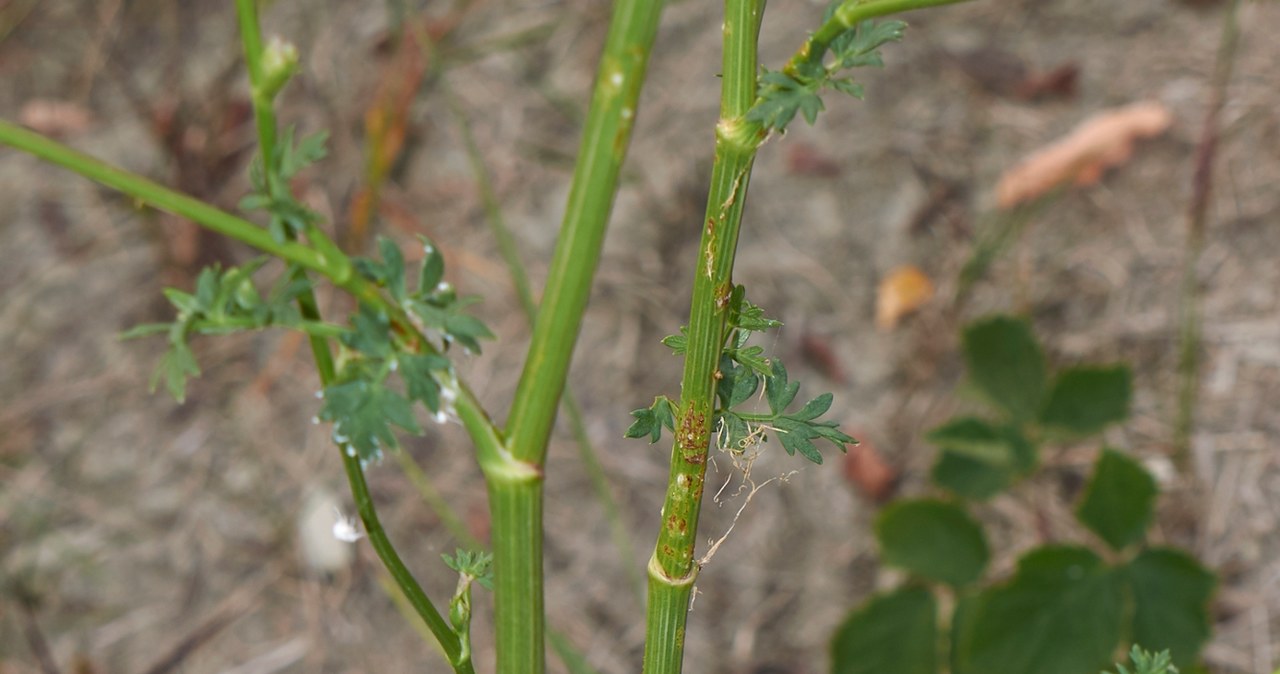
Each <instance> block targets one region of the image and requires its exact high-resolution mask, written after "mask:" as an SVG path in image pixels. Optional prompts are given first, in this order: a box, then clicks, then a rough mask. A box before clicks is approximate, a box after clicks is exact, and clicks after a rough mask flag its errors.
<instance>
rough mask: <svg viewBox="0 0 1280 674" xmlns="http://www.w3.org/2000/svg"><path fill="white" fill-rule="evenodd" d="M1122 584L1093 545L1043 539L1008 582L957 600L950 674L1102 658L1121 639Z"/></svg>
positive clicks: (1064, 667)
mask: <svg viewBox="0 0 1280 674" xmlns="http://www.w3.org/2000/svg"><path fill="white" fill-rule="evenodd" d="M1123 616H1124V592H1123V588H1122V584H1121V581H1120V578H1119V577H1118V574H1117V573H1116V572H1115V571H1114V570H1112V569H1110V568H1108V567H1107V566H1106V565H1105V564H1103V562H1102V560H1101V559H1099V558H1098V556H1097V555H1095V554H1094V553H1093V552H1092V551H1090V550H1089V549H1087V548H1082V547H1076V546H1044V547H1040V548H1036V549H1034V550H1032V551H1031V552H1030V553H1028V554H1027V555H1025V556H1024V557H1023V558H1022V559H1021V560H1019V562H1018V571H1017V573H1016V574H1015V575H1014V577H1013V578H1012V579H1011V580H1010V581H1008V582H1007V583H1004V584H1001V585H998V586H995V587H992V588H989V589H987V590H984V591H983V592H981V593H979V594H977V595H973V596H972V598H971V599H967V600H965V601H962V603H961V609H960V611H959V612H958V615H957V620H956V630H955V632H954V635H953V646H952V653H953V667H952V671H953V672H954V673H955V674H989V673H990V672H1000V673H1001V674H1084V673H1086V672H1096V671H1099V670H1100V669H1102V668H1104V667H1106V666H1107V664H1108V663H1109V662H1110V661H1111V654H1112V653H1113V652H1114V651H1115V648H1116V645H1117V642H1119V640H1120V634H1121V629H1122V625H1121V623H1122V619H1123Z"/></svg>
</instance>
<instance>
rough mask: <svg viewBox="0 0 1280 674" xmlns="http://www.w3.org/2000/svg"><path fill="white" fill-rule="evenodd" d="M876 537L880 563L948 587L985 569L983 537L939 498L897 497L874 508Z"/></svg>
mask: <svg viewBox="0 0 1280 674" xmlns="http://www.w3.org/2000/svg"><path fill="white" fill-rule="evenodd" d="M876 539H877V540H878V541H879V542H880V554H881V556H882V557H883V558H884V563H885V564H889V565H892V566H897V567H900V568H903V569H906V570H907V571H910V572H911V573H913V574H915V575H917V576H920V577H922V578H926V579H928V580H933V581H938V582H942V583H946V584H948V585H951V586H953V587H960V586H963V585H967V584H969V583H971V582H973V581H975V580H977V579H978V577H979V576H981V575H982V570H983V569H984V568H986V565H987V559H988V556H989V555H988V551H987V539H986V537H985V536H984V535H983V533H982V527H981V526H979V525H978V523H977V522H975V521H974V520H973V518H972V517H970V516H969V514H968V513H966V512H965V511H964V509H962V508H960V507H959V506H957V505H954V504H951V503H946V502H944V501H934V500H916V501H899V502H897V503H895V504H893V505H891V506H889V507H887V508H885V509H884V511H883V512H881V513H880V517H879V518H877V520H876Z"/></svg>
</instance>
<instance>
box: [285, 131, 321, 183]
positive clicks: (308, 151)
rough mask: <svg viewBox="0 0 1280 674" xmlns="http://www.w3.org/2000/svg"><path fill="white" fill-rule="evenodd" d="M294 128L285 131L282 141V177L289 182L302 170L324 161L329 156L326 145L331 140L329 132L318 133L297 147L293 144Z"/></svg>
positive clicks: (305, 138) (300, 142)
mask: <svg viewBox="0 0 1280 674" xmlns="http://www.w3.org/2000/svg"><path fill="white" fill-rule="evenodd" d="M293 133H294V130H293V127H288V128H286V129H285V130H284V133H283V134H282V135H281V139H280V148H281V158H280V177H281V178H284V179H285V180H288V179H289V178H292V177H294V176H295V175H297V174H298V173H299V172H301V171H302V169H304V168H306V167H308V166H310V165H311V164H314V163H316V162H317V161H320V160H321V159H324V157H325V155H327V154H328V150H327V149H325V143H326V142H327V141H328V140H329V132H328V131H317V132H316V133H313V134H311V135H309V136H306V137H304V138H303V139H302V140H300V141H298V143H297V145H296V146H295V145H294V143H293Z"/></svg>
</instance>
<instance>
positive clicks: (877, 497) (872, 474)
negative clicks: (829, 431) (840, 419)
mask: <svg viewBox="0 0 1280 674" xmlns="http://www.w3.org/2000/svg"><path fill="white" fill-rule="evenodd" d="M844 477H845V479H846V480H848V481H849V483H850V484H852V485H854V486H855V487H857V488H858V490H859V491H861V492H862V495H863V496H865V497H867V498H868V499H869V500H871V501H872V502H874V503H883V502H885V501H887V500H888V499H889V497H890V496H892V495H893V490H894V488H895V487H896V486H897V485H898V470H897V469H896V468H894V467H893V466H892V465H890V464H889V462H888V461H885V460H884V457H883V456H881V455H880V452H878V451H876V448H875V445H873V444H871V443H870V442H867V441H866V440H860V441H859V444H858V445H857V446H855V447H850V448H849V453H848V454H846V455H845V457H844Z"/></svg>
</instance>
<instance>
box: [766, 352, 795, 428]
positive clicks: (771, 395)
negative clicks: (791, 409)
mask: <svg viewBox="0 0 1280 674" xmlns="http://www.w3.org/2000/svg"><path fill="white" fill-rule="evenodd" d="M771 370H772V372H773V374H772V376H771V377H769V378H768V379H766V380H765V383H764V392H765V398H767V399H768V401H769V410H770V411H771V412H773V413H774V414H775V415H778V414H782V413H783V412H785V411H786V409H787V406H788V405H790V404H791V401H793V400H795V399H796V393H798V392H799V391H800V382H790V383H788V382H787V368H786V367H784V366H783V365H782V359H781V358H774V359H773V362H772V365H771Z"/></svg>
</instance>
